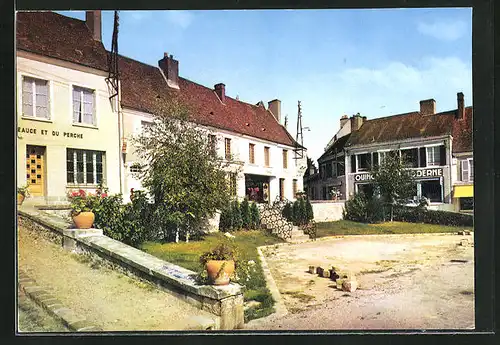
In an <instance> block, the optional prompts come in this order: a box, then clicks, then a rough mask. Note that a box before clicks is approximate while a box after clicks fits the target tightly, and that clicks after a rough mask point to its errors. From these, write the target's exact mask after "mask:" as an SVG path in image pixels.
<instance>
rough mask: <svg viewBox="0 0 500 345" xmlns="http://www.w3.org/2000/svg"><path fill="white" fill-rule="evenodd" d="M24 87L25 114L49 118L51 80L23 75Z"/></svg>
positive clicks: (23, 109) (23, 108)
mask: <svg viewBox="0 0 500 345" xmlns="http://www.w3.org/2000/svg"><path fill="white" fill-rule="evenodd" d="M22 88H23V93H22V103H23V107H22V111H23V116H28V117H35V118H40V119H47V120H49V119H50V111H49V82H48V81H47V80H41V79H35V78H29V77H23V85H22Z"/></svg>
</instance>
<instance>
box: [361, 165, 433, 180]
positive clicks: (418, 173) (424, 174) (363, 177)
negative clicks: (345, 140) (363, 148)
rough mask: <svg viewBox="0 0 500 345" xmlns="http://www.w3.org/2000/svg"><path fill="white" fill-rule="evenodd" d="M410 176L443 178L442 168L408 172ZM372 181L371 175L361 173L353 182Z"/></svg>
mask: <svg viewBox="0 0 500 345" xmlns="http://www.w3.org/2000/svg"><path fill="white" fill-rule="evenodd" d="M410 174H411V176H412V177H415V178H419V177H440V176H443V169H442V168H433V169H415V170H410ZM371 180H373V175H372V174H371V173H361V174H356V175H354V181H356V182H361V181H371Z"/></svg>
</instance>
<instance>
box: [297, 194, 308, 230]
mask: <svg viewBox="0 0 500 345" xmlns="http://www.w3.org/2000/svg"><path fill="white" fill-rule="evenodd" d="M297 201H298V202H299V225H303V224H306V223H307V210H306V202H305V200H304V198H300V199H299V200H297Z"/></svg>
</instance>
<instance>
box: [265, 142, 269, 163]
mask: <svg viewBox="0 0 500 345" xmlns="http://www.w3.org/2000/svg"><path fill="white" fill-rule="evenodd" d="M264 165H265V166H266V167H268V166H269V147H268V146H265V147H264Z"/></svg>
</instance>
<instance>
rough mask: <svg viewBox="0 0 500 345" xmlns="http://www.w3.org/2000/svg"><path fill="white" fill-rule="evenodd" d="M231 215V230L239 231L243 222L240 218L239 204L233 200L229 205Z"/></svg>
mask: <svg viewBox="0 0 500 345" xmlns="http://www.w3.org/2000/svg"><path fill="white" fill-rule="evenodd" d="M231 214H232V218H233V230H240V229H241V227H242V226H243V220H242V218H241V210H240V203H239V202H238V200H233V202H232V203H231Z"/></svg>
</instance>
